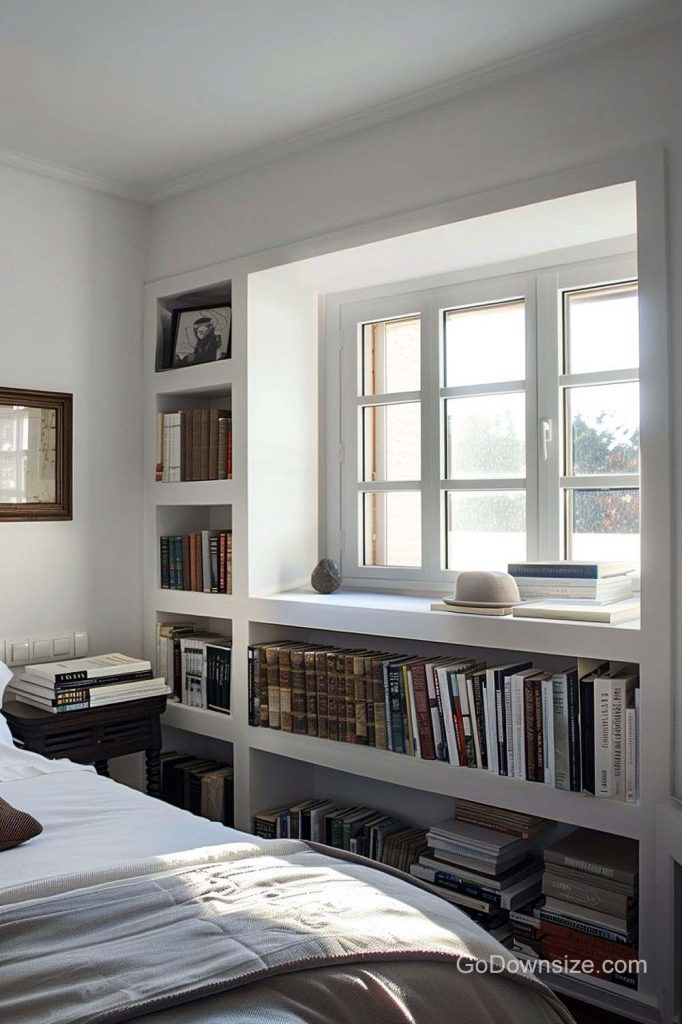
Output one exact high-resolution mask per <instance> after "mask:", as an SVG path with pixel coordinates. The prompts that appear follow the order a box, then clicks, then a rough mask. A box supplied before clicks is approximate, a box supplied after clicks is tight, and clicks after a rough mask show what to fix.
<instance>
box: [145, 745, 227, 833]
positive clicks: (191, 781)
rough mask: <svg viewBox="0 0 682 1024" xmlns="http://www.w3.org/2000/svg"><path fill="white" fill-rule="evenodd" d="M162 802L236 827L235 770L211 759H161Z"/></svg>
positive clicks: (175, 756)
mask: <svg viewBox="0 0 682 1024" xmlns="http://www.w3.org/2000/svg"><path fill="white" fill-rule="evenodd" d="M161 799H162V800H165V801H166V803H169V804H173V805H174V806H175V807H182V808H184V809H185V810H186V811H190V812H191V813H192V814H197V815H199V816H200V817H202V818H208V819H209V820H210V821H220V822H222V824H223V825H230V826H232V825H233V824H234V770H233V768H232V765H228V764H224V763H223V762H221V761H214V760H213V759H212V758H202V757H196V756H194V755H193V754H179V753H177V752H176V751H175V750H169V751H164V753H163V754H162V755H161Z"/></svg>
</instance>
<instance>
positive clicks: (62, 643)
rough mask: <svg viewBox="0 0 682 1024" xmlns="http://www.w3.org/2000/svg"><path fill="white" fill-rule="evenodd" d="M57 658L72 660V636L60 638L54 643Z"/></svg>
mask: <svg viewBox="0 0 682 1024" xmlns="http://www.w3.org/2000/svg"><path fill="white" fill-rule="evenodd" d="M54 656H55V658H70V657H72V656H73V640H72V639H71V637H70V636H60V637H58V638H57V639H56V640H55V641H54Z"/></svg>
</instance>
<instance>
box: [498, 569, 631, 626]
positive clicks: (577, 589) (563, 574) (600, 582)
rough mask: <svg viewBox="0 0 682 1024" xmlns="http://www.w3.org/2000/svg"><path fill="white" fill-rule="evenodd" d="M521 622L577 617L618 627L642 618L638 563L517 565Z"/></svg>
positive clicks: (515, 612)
mask: <svg viewBox="0 0 682 1024" xmlns="http://www.w3.org/2000/svg"><path fill="white" fill-rule="evenodd" d="M507 568H508V572H509V574H510V575H511V576H513V577H514V579H515V580H516V582H517V584H518V587H519V593H520V595H521V600H522V601H523V602H524V603H523V604H521V605H517V606H516V607H514V608H513V609H512V614H513V615H515V616H516V617H522V618H545V619H572V620H576V621H584V622H605V623H611V624H616V623H618V622H626V621H628V620H629V619H633V618H637V616H638V615H639V602H638V601H636V600H635V599H634V598H633V596H632V595H633V589H634V577H633V575H632V574H633V570H634V569H635V565H634V563H633V562H513V563H511V564H510V565H509V566H508V567H507Z"/></svg>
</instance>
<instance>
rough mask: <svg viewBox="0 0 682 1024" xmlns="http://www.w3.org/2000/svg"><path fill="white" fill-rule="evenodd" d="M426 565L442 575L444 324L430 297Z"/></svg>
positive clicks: (426, 324)
mask: <svg viewBox="0 0 682 1024" xmlns="http://www.w3.org/2000/svg"><path fill="white" fill-rule="evenodd" d="M421 368H422V408H421V424H422V564H423V569H424V578H425V579H427V580H431V581H434V582H435V581H436V580H438V579H439V578H440V575H441V565H442V563H441V534H442V521H441V515H442V513H441V506H440V474H441V459H442V455H441V401H440V398H439V385H440V326H439V311H438V303H437V302H436V301H435V300H434V299H429V301H428V303H427V304H426V305H425V307H424V308H423V310H422V363H421Z"/></svg>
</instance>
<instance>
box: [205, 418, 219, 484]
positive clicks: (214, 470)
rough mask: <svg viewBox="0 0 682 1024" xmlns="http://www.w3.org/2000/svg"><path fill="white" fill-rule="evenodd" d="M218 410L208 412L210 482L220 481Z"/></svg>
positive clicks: (208, 475)
mask: <svg viewBox="0 0 682 1024" xmlns="http://www.w3.org/2000/svg"><path fill="white" fill-rule="evenodd" d="M219 416H220V412H219V410H218V409H209V410H208V467H207V468H208V473H207V477H208V479H209V480H217V479H218V419H219Z"/></svg>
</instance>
